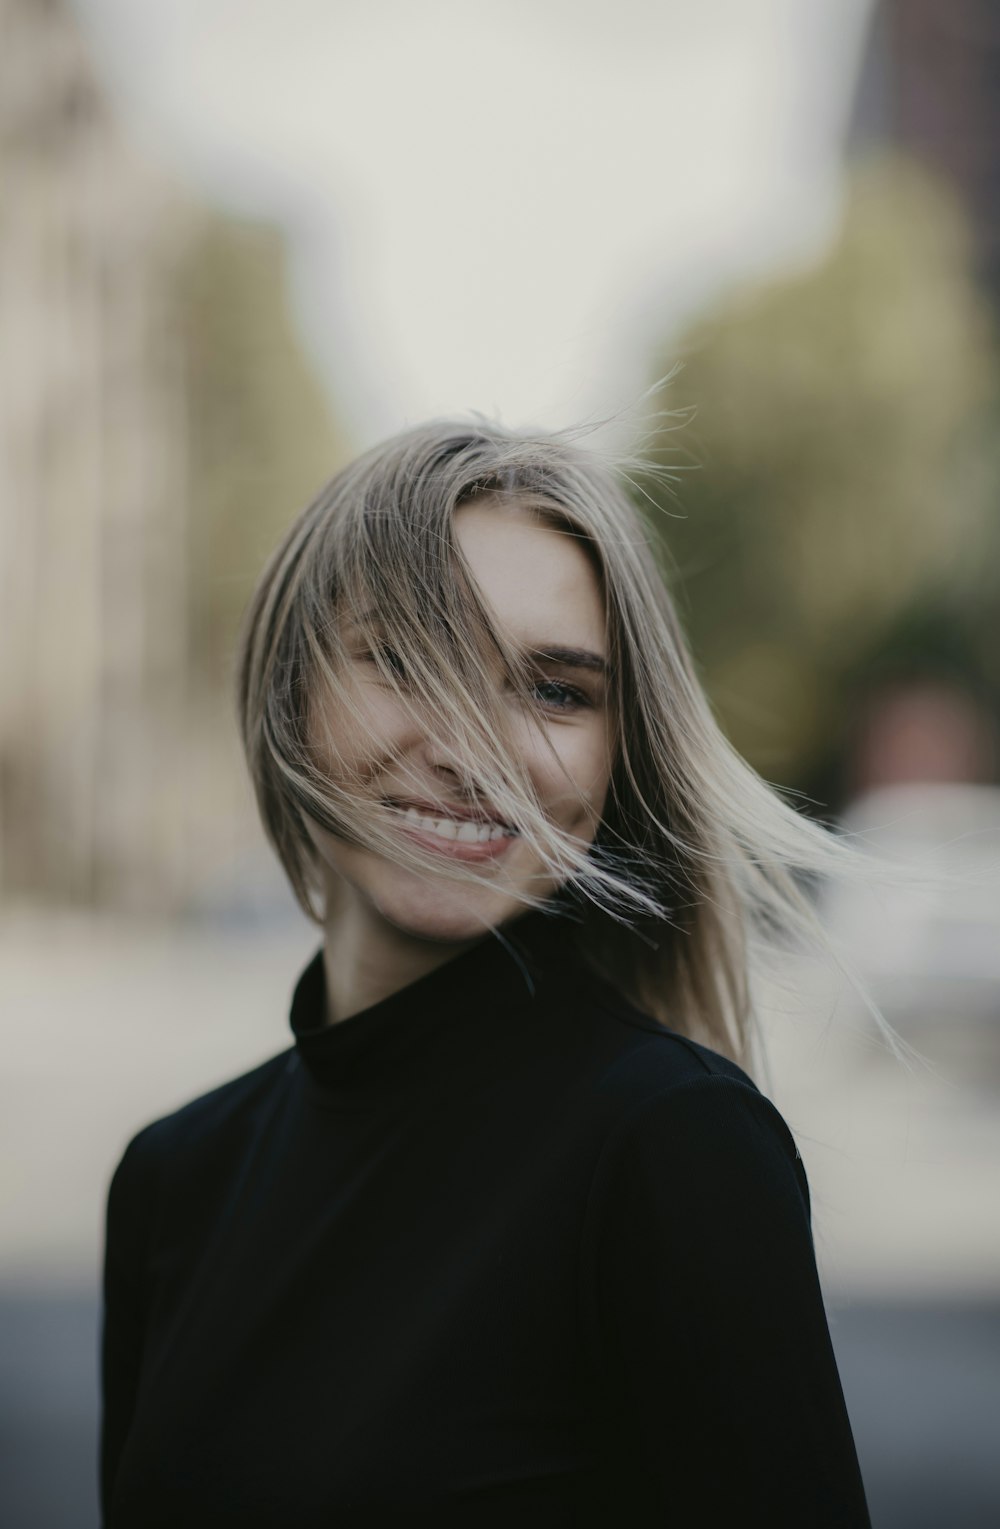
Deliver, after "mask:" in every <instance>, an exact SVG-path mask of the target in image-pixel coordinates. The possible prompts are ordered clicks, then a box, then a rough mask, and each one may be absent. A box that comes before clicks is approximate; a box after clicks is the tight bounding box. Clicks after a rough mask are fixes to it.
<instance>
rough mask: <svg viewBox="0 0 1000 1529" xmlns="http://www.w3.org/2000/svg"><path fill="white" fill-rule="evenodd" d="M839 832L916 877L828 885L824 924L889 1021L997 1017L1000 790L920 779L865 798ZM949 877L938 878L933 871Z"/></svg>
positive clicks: (901, 1024) (905, 1023)
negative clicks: (869, 882) (898, 881)
mask: <svg viewBox="0 0 1000 1529" xmlns="http://www.w3.org/2000/svg"><path fill="white" fill-rule="evenodd" d="M839 826H840V828H841V829H842V830H843V831H844V832H845V833H846V834H848V835H850V836H852V837H856V838H857V841H858V843H859V844H860V846H861V847H862V848H865V847H867V848H870V849H871V850H872V852H873V853H876V854H878V855H880V856H882V857H884V858H885V859H887V860H889V861H891V862H893V863H894V864H898V865H899V868H900V872H901V873H902V874H903V876H904V877H905V873H906V871H907V870H908V869H909V870H912V871H913V872H915V873H916V874H915V875H913V876H912V879H909V880H907V879H901V881H900V883H898V884H886V883H885V882H880V881H877V880H876V879H875V878H873V880H872V883H871V884H870V885H859V884H857V883H855V884H854V885H851V884H844V883H841V884H835V883H833V882H828V883H826V884H825V885H824V887H823V888H822V889H821V891H820V893H819V895H818V904H819V908H818V911H819V913H820V916H821V917H822V919H823V922H824V925H825V927H826V928H827V930H828V931H829V933H830V934H831V935H832V936H833V938H834V939H835V940H836V941H837V942H838V943H839V945H840V946H841V948H842V950H843V953H844V955H845V956H846V957H847V959H848V960H849V961H850V962H851V963H852V964H853V966H854V967H855V969H856V971H857V973H858V975H859V976H860V977H861V978H862V979H863V980H864V982H865V983H866V985H867V986H868V987H869V989H870V991H871V994H872V996H873V997H874V999H875V1001H876V1002H877V1003H878V1005H879V1007H880V1008H881V1009H882V1011H883V1013H884V1014H885V1015H886V1017H887V1019H889V1021H890V1022H891V1023H892V1024H893V1025H894V1026H896V1027H897V1028H899V1029H900V1030H901V1031H905V1029H906V1028H908V1027H909V1026H914V1025H922V1024H925V1023H928V1022H930V1023H933V1022H935V1021H944V1022H949V1023H950V1022H952V1021H953V1020H955V1019H957V1018H964V1019H968V1020H977V1021H986V1022H988V1023H997V1024H1000V790H998V789H997V788H996V787H993V786H985V785H967V784H951V783H944V784H939V783H937V782H934V783H926V784H925V783H919V784H911V783H907V784H905V785H898V786H886V787H880V788H879V789H878V790H875V791H871V792H868V793H866V794H865V795H864V796H863V797H859V798H858V799H856V800H855V801H854V802H853V803H852V805H851V806H850V807H849V809H848V810H847V811H846V812H845V813H844V815H843V816H842V818H841V820H840V825H839ZM935 878H940V881H939V883H938V884H937V885H935V884H934V879H935Z"/></svg>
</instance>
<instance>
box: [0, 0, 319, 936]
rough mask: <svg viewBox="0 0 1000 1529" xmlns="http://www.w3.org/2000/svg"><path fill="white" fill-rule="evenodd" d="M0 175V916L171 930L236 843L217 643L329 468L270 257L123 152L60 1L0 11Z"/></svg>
mask: <svg viewBox="0 0 1000 1529" xmlns="http://www.w3.org/2000/svg"><path fill="white" fill-rule="evenodd" d="M0 174H2V183H3V211H2V224H0V229H2V234H0V328H2V333H3V336H4V343H3V348H2V351H0V607H2V611H3V621H4V629H5V630H4V641H3V643H2V645H0V894H2V895H4V896H6V897H11V896H29V897H39V896H40V897H43V898H56V899H59V900H73V901H80V900H82V901H86V902H97V903H106V904H111V905H116V906H120V907H125V908H136V907H140V908H145V909H149V910H154V909H170V908H176V907H178V906H180V905H183V904H184V902H185V901H186V900H188V899H189V898H190V897H191V896H192V894H193V893H194V892H195V891H196V889H197V887H198V886H199V885H200V883H201V882H203V881H204V879H205V877H206V876H209V877H210V876H211V875H212V874H213V873H214V872H215V871H216V870H218V868H219V866H220V865H221V864H224V863H225V861H226V859H227V857H228V856H230V855H231V854H232V853H233V852H234V849H235V848H236V847H238V845H239V843H240V841H241V839H245V836H246V833H247V831H248V824H249V823H250V822H251V819H252V814H251V813H250V804H249V796H248V793H247V792H246V791H245V790H244V789H243V788H242V786H241V783H240V781H239V779H238V770H239V761H238V751H237V749H236V745H235V728H234V725H233V708H232V704H231V702H230V700H229V696H228V689H227V685H228V666H229V665H230V663H231V649H232V640H233V627H234V622H235V619H236V616H237V615H238V610H239V607H240V605H241V604H242V600H243V598H244V597H245V593H246V590H247V588H248V586H249V583H250V582H251V581H252V578H253V575H254V572H255V571H256V568H257V567H258V566H259V563H260V560H261V558H262V556H263V554H264V552H265V551H266V550H267V547H268V546H269V545H270V544H271V542H273V540H274V538H275V536H276V534H277V530H278V529H279V528H280V526H281V525H282V524H283V523H284V522H286V521H287V520H288V519H289V518H290V516H291V514H292V513H293V512H294V510H295V509H296V508H297V507H298V503H299V502H300V500H301V499H302V498H303V497H304V496H306V495H307V494H308V493H309V492H311V491H312V490H314V489H315V488H316V487H317V486H318V484H319V482H321V481H322V479H323V478H324V477H326V476H327V474H328V473H329V472H330V471H331V470H332V468H333V467H334V466H335V465H336V463H335V461H334V460H333V457H334V455H335V454H336V443H335V441H334V436H333V432H332V430H331V428H330V424H329V418H328V415H327V411H326V405H325V401H324V400H323V398H322V396H321V394H320V390H319V388H318V385H317V384H316V382H315V381H314V379H313V377H312V374H311V373H310V371H309V369H308V368H307V366H306V365H305V363H304V361H303V360H302V358H301V356H300V354H299V351H298V348H297V345H296V342H295V340H294V338H293V336H292V332H291V328H290V324H289V321H288V317H287V312H286V307H285V297H284V252H283V249H282V247H281V245H280V242H279V241H278V239H277V237H276V235H274V234H273V233H272V232H271V231H270V230H267V229H261V228H254V227H246V226H244V225H242V224H240V223H236V222H233V221H232V220H229V219H225V218H222V217H220V216H218V215H216V214H209V213H207V212H205V211H204V210H203V209H201V208H200V207H198V205H197V204H196V203H195V201H194V200H193V199H192V198H190V197H189V196H187V195H186V194H185V193H184V192H183V191H182V190H181V189H180V188H179V187H178V186H177V185H175V184H174V183H173V182H172V180H171V179H170V177H169V176H168V175H167V174H166V173H165V172H164V171H162V170H160V169H158V168H154V167H153V166H151V165H150V164H149V163H147V162H145V161H144V160H143V159H142V158H141V157H140V156H139V155H138V154H137V153H136V152H135V151H134V150H133V148H132V147H131V145H130V143H129V140H128V138H127V136H126V134H125V132H124V131H123V129H122V127H121V126H120V124H119V123H118V121H117V120H116V116H115V114H114V112H113V110H112V108H111V105H110V104H109V101H108V99H107V98H106V96H105V93H104V91H103V89H102V87H101V84H100V81H99V77H98V75H97V74H96V72H95V69H94V67H93V64H92V62H91V60H90V58H89V57H88V55H87V52H86V49H85V47H84V44H83V42H82V39H81V36H80V32H79V29H78V25H77V23H76V20H75V18H74V15H73V12H72V10H71V9H70V7H69V6H68V5H67V4H66V3H65V0H0ZM227 344H228V345H229V350H226V346H227ZM234 501H235V502H234ZM216 596H218V599H219V602H220V605H219V609H220V610H222V612H223V619H221V621H220V620H217V619H214V617H213V614H212V613H213V601H214V600H215V599H216Z"/></svg>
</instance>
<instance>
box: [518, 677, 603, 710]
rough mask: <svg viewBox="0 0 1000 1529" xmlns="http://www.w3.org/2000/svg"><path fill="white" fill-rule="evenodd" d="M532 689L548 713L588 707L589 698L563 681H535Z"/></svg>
mask: <svg viewBox="0 0 1000 1529" xmlns="http://www.w3.org/2000/svg"><path fill="white" fill-rule="evenodd" d="M532 688H533V691H534V694H535V695H536V696H537V697H538V699H539V700H540V701H541V703H542V705H543V706H545V707H547V708H548V709H549V710H550V711H573V710H574V709H575V708H576V707H578V706H589V705H590V697H589V696H586V695H584V693H583V691H582V690H578V689H577V688H576V686H575V685H567V684H566V682H565V680H536V681H535V684H534V686H533V687H532ZM546 692H547V693H546Z"/></svg>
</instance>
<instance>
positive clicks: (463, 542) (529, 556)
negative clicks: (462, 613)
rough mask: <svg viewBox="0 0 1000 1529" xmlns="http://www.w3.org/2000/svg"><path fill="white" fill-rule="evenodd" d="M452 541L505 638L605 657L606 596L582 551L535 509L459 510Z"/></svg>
mask: <svg viewBox="0 0 1000 1529" xmlns="http://www.w3.org/2000/svg"><path fill="white" fill-rule="evenodd" d="M454 526H455V539H456V541H457V542H458V544H459V546H460V547H461V550H462V553H463V555H464V556H465V559H466V561H467V562H468V564H469V568H470V570H471V572H472V575H473V577H474V578H475V580H476V583H477V584H478V585H479V588H480V590H481V591H482V593H483V595H484V597H485V599H486V601H487V602H488V604H489V605H490V606H491V607H492V609H493V612H494V613H495V616H496V619H497V620H498V621H499V623H500V624H501V625H502V626H503V628H504V629H505V631H506V632H507V633H508V635H509V636H510V637H511V638H513V639H515V640H517V641H521V642H528V643H535V642H536V640H537V639H544V640H545V641H548V642H551V643H555V642H558V643H560V644H561V645H563V646H566V647H578V648H591V649H594V650H596V651H597V652H599V653H603V651H604V641H605V615H604V595H603V591H602V589H601V583H600V579H599V578H598V575H597V570H596V569H595V567H594V565H593V562H592V561H591V558H590V556H589V555H588V553H587V552H586V551H585V548H584V544H583V543H582V542H581V540H580V539H579V538H578V537H576V536H574V535H573V534H572V532H570V531H564V530H562V529H560V528H558V527H555V526H553V525H551V524H548V523H547V522H546V521H545V520H543V519H542V518H541V516H540V514H539V511H538V510H537V509H535V508H534V507H532V506H531V505H530V504H525V503H522V502H520V501H516V500H504V499H501V498H499V497H495V498H493V497H487V498H486V499H484V500H481V501H476V502H473V503H470V504H464V505H460V506H459V508H458V509H457V510H456V511H455V520H454Z"/></svg>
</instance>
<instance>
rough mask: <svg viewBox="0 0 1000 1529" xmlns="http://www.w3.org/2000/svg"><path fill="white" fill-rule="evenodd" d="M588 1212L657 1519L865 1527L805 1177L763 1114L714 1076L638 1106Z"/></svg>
mask: <svg viewBox="0 0 1000 1529" xmlns="http://www.w3.org/2000/svg"><path fill="white" fill-rule="evenodd" d="M592 1213H593V1217H594V1222H595V1224H594V1231H593V1236H594V1244H593V1246H594V1266H593V1279H594V1284H593V1287H592V1288H593V1292H594V1302H595V1305H594V1308H593V1309H594V1315H595V1319H596V1326H597V1330H598V1344H599V1350H600V1352H601V1353H602V1354H603V1356H604V1366H605V1368H604V1385H605V1388H606V1394H607V1392H608V1390H609V1391H610V1397H609V1399H610V1401H611V1402H612V1405H615V1404H616V1403H617V1405H618V1408H619V1409H620V1423H621V1427H622V1428H623V1430H624V1435H625V1438H626V1440H627V1441H628V1448H629V1451H630V1454H631V1457H632V1458H634V1459H635V1461H636V1470H637V1471H638V1472H639V1473H640V1474H641V1475H642V1476H643V1477H644V1478H645V1479H646V1482H647V1487H648V1491H649V1493H650V1494H651V1495H652V1496H653V1497H654V1498H655V1500H656V1501H657V1504H658V1506H659V1507H662V1511H663V1513H664V1521H666V1517H667V1515H668V1513H669V1515H670V1521H671V1522H673V1521H675V1520H676V1522H678V1523H679V1524H684V1525H688V1524H691V1525H700V1524H720V1525H721V1524H734V1525H735V1524H757V1523H760V1524H765V1523H766V1524H767V1525H768V1529H803V1526H805V1525H809V1526H810V1529H833V1526H834V1525H836V1526H838V1529H868V1526H869V1522H870V1521H869V1517H868V1512H867V1508H866V1506H865V1497H864V1489H863V1487H862V1483H861V1475H860V1471H859V1468H858V1462H857V1456H856V1453H855V1448H854V1441H853V1438H852V1435H851V1429H850V1424H849V1421H848V1418H847V1411H846V1408H845V1405H844V1398H843V1392H842V1390H841V1386H840V1378H839V1376H838V1373H837V1367H836V1361H835V1359H834V1355H833V1350H832V1346H831V1343H830V1336H829V1331H828V1328H827V1323H826V1316H825V1313H824V1309H823V1302H822V1296H821V1292H820V1286H819V1279H818V1276H817V1272H816V1264H815V1258H814V1253H813V1245H812V1237H811V1232H810V1227H809V1200H808V1190H807V1187H806V1180H805V1174H804V1171H803V1170H802V1167H801V1162H800V1161H799V1159H798V1155H797V1153H796V1150H795V1146H794V1142H793V1141H792V1138H791V1135H790V1133H789V1131H788V1128H787V1126H786V1125H785V1123H784V1121H783V1120H782V1119H781V1116H780V1115H779V1114H778V1112H777V1110H775V1108H774V1106H773V1105H772V1104H771V1103H770V1102H769V1101H768V1100H767V1099H765V1098H764V1097H763V1096H762V1095H761V1094H759V1093H758V1092H757V1091H756V1090H755V1089H754V1088H753V1087H752V1086H751V1085H750V1084H749V1083H746V1082H741V1081H739V1080H737V1079H733V1078H730V1077H725V1076H722V1075H721V1074H711V1075H709V1074H706V1076H705V1077H703V1078H700V1079H698V1080H696V1081H694V1082H690V1083H687V1084H684V1085H682V1086H679V1087H677V1088H675V1089H671V1090H668V1091H666V1092H665V1093H661V1094H659V1095H657V1096H655V1097H653V1098H651V1099H649V1100H647V1101H645V1102H644V1103H642V1104H640V1105H638V1106H636V1107H635V1108H634V1109H633V1110H632V1111H631V1112H630V1114H629V1115H628V1116H627V1118H626V1119H625V1121H624V1122H623V1123H622V1124H621V1125H620V1126H619V1127H618V1128H617V1129H616V1131H615V1133H614V1134H613V1136H612V1138H611V1140H610V1141H609V1143H608V1145H607V1148H606V1149H605V1153H604V1156H603V1158H602V1162H601V1164H600V1167H599V1169H598V1175H597V1179H596V1180H595V1184H594V1195H593V1199H592Z"/></svg>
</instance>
